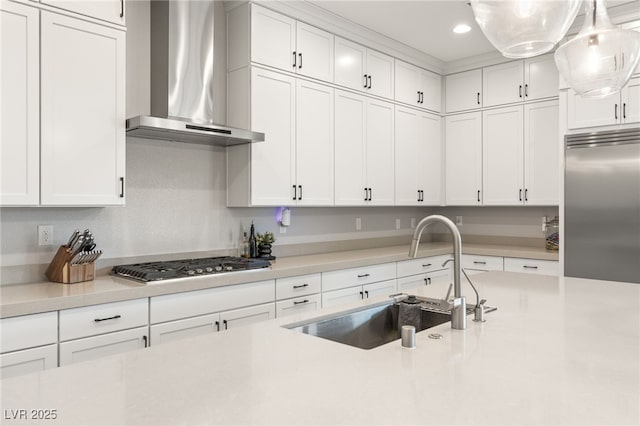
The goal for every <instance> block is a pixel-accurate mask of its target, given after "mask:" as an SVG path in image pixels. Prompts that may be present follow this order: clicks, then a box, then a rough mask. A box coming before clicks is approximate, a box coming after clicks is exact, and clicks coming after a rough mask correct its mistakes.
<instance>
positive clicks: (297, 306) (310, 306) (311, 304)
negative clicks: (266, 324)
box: [276, 294, 322, 318]
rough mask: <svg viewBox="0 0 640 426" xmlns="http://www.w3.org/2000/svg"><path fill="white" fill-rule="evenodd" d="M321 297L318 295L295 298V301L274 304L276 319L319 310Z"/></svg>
mask: <svg viewBox="0 0 640 426" xmlns="http://www.w3.org/2000/svg"><path fill="white" fill-rule="evenodd" d="M321 300H322V298H321V296H320V295H319V294H312V295H307V296H304V297H296V298H295V299H289V300H281V301H278V302H276V317H278V318H281V317H284V316H287V315H294V314H299V313H302V312H309V311H315V310H317V309H320V303H321Z"/></svg>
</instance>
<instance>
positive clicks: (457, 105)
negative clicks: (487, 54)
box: [445, 69, 482, 113]
mask: <svg viewBox="0 0 640 426" xmlns="http://www.w3.org/2000/svg"><path fill="white" fill-rule="evenodd" d="M481 93H482V70H481V69H478V70H471V71H466V72H461V73H458V74H451V75H448V76H446V77H445V103H446V112H447V113H450V112H456V111H464V110H467V109H475V108H480V107H481V106H482V96H481Z"/></svg>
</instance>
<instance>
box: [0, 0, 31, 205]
mask: <svg viewBox="0 0 640 426" xmlns="http://www.w3.org/2000/svg"><path fill="white" fill-rule="evenodd" d="M38 26H39V12H38V9H36V8H33V7H29V6H26V5H22V4H19V3H13V2H9V1H6V0H2V3H0V43H1V44H0V49H1V51H2V57H3V58H6V59H8V58H11V59H10V60H3V61H2V62H1V67H0V85H1V86H0V92H1V93H2V96H0V108H1V109H0V122H1V123H2V126H1V128H0V138H1V139H0V141H1V143H0V205H2V206H28V205H37V204H38V202H39V199H40V196H39V195H40V183H39V176H40V109H39V105H40V87H39V85H40V75H39V74H40V59H39V55H40V43H39V37H40V32H39V29H38Z"/></svg>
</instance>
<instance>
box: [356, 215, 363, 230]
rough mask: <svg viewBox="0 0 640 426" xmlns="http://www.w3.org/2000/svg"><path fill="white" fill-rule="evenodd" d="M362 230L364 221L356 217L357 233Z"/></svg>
mask: <svg viewBox="0 0 640 426" xmlns="http://www.w3.org/2000/svg"><path fill="white" fill-rule="evenodd" d="M361 229H362V219H360V218H359V217H356V231H360V230H361Z"/></svg>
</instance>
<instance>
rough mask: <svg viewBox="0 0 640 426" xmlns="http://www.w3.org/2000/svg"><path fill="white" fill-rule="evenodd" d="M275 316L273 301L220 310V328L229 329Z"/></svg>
mask: <svg viewBox="0 0 640 426" xmlns="http://www.w3.org/2000/svg"><path fill="white" fill-rule="evenodd" d="M275 317H276V305H275V303H273V302H272V303H265V304H264V305H258V306H250V307H247V308H241V309H234V310H232V311H226V312H220V330H230V329H232V328H236V327H241V326H243V325H249V324H254V323H256V322H262V321H267V320H270V319H273V318H275Z"/></svg>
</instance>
